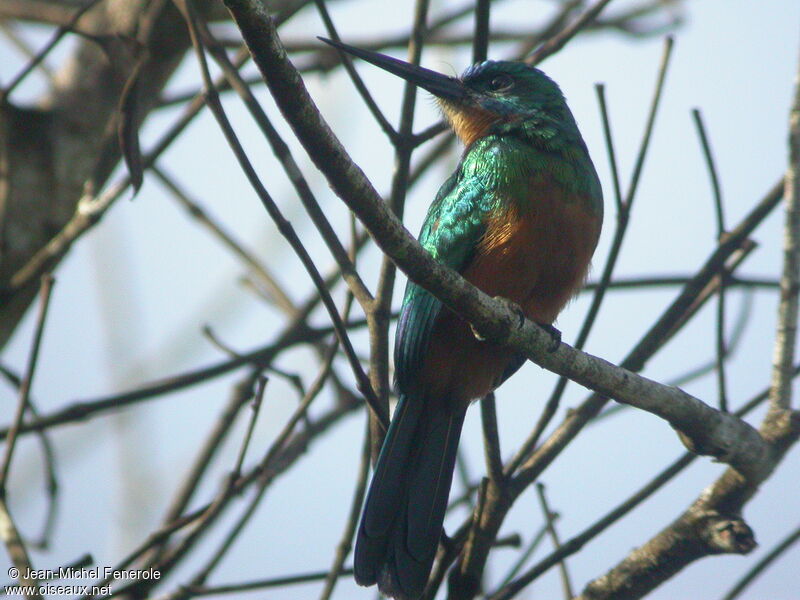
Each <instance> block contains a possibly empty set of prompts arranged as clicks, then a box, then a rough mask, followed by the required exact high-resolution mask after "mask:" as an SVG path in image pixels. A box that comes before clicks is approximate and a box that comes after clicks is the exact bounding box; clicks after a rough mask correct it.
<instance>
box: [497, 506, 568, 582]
mask: <svg viewBox="0 0 800 600" xmlns="http://www.w3.org/2000/svg"><path fill="white" fill-rule="evenodd" d="M550 518H551V521H552V523H555V522H556V521H558V519H560V518H561V515H559V514H558V513H550ZM547 525H548V524H547V523H544V524H543V525H542V526H541V528H540V529H539V531H537V532H536V534H535V535H534V536H533V537H532V538H531V541H530V543H529V544H528V546H527V547H526V548H525V550H523V551H522V554H520V555H519V558H518V559H517V562H515V563H514V565H513V566H512V567H511V570H509V572H508V574H507V575H506V576H505V577H504V578H503V581H502V583H501V584H500V587H503V586H506V585H508V584H509V582H511V580H512V579H514V577H516V576H517V573H519V572H520V570H521V569H522V567H524V566H525V563H526V562H528V559H529V558H530V557H531V556H532V555H533V553H534V552H536V549H537V548H538V547H539V544H541V543H542V540H543V539H544V536H546V535H547Z"/></svg>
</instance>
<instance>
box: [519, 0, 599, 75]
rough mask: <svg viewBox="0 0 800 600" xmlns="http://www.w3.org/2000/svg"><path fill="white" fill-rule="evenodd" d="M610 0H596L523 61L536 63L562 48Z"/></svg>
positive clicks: (530, 63)
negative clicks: (570, 23) (571, 22)
mask: <svg viewBox="0 0 800 600" xmlns="http://www.w3.org/2000/svg"><path fill="white" fill-rule="evenodd" d="M610 1H611V0H599V1H598V2H596V3H595V4H594V6H592V7H591V8H589V9H588V10H587V11H586V12H585V13H583V14H582V15H581V16H580V17H578V18H577V19H576V20H575V22H574V23H573V24H572V25H570V26H569V27H567V28H565V29H563V30H562V31H561V32H560V33H559V34H558V35H556V36H555V37H552V38H550V39H549V40H547V41H546V42H545V43H544V44H542V45H541V46H540V47H539V49H538V50H536V51H535V52H534V53H533V54H531V55H530V56H529V57H528V58H526V59H525V62H526V63H528V64H529V65H538V64H539V63H540V62H542V61H543V60H544V59H545V58H547V57H548V56H550V55H552V54H555V53H556V52H558V51H559V50H561V48H563V47H564V46H565V45H566V43H567V42H568V41H570V40H571V39H572V38H573V37H575V35H576V34H577V33H578V32H579V31H580V30H581V29H583V28H584V27H586V26H587V25H588V24H589V23H590V22H591V21H593V20H594V19H595V18H596V17H597V15H599V14H600V11H602V10H603V9H604V8H605V7H606V4H608V3H609V2H610Z"/></svg>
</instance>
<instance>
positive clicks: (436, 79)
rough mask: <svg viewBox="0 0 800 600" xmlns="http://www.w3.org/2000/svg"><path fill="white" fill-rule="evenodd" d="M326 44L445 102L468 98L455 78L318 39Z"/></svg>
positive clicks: (352, 47) (331, 41)
mask: <svg viewBox="0 0 800 600" xmlns="http://www.w3.org/2000/svg"><path fill="white" fill-rule="evenodd" d="M317 39H319V40H322V41H323V42H325V43H326V44H330V45H331V46H333V47H334V48H338V49H339V50H343V51H344V52H347V53H348V54H352V55H353V56H357V57H358V58H361V59H363V60H365V61H367V62H369V63H372V64H373V65H375V66H377V67H380V68H381V69H384V70H385V71H389V73H393V74H394V75H397V76H398V77H402V78H403V79H405V80H406V81H410V82H411V83H413V84H414V85H418V86H419V87H421V88H422V89H424V90H428V91H429V92H430V93H431V94H433V95H434V96H438V97H439V98H443V99H445V100H463V99H465V98H466V95H467V93H466V90H465V89H464V86H463V84H462V83H461V82H460V81H459V80H458V79H456V78H455V77H448V76H447V75H442V74H441V73H437V72H436V71H431V70H430V69H426V68H424V67H418V66H416V65H412V64H411V63H407V62H405V61H403V60H398V59H396V58H392V57H391V56H386V55H385V54H381V53H380V52H372V51H371V50H362V49H361V48H356V47H355V46H349V45H348V44H343V43H341V42H334V41H333V40H329V39H327V38H324V37H318V38H317Z"/></svg>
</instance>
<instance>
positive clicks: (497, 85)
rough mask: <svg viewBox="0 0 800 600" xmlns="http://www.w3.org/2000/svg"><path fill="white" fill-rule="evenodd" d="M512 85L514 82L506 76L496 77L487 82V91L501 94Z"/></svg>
mask: <svg viewBox="0 0 800 600" xmlns="http://www.w3.org/2000/svg"><path fill="white" fill-rule="evenodd" d="M513 85H514V80H513V79H511V77H509V76H508V75H498V76H497V77H495V78H494V79H492V80H491V81H490V82H489V89H490V90H492V91H493V92H501V91H505V90H507V89H510V88H511V87H512V86H513Z"/></svg>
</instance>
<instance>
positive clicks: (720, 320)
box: [692, 108, 728, 411]
mask: <svg viewBox="0 0 800 600" xmlns="http://www.w3.org/2000/svg"><path fill="white" fill-rule="evenodd" d="M692 119H693V120H694V124H695V128H696V129H697V135H698V137H699V138H700V145H701V147H702V150H703V156H704V158H705V163H706V168H707V170H708V175H709V178H710V179H711V189H712V191H713V200H714V209H715V211H714V212H715V214H716V217H717V239H718V240H720V239H722V236H724V235H725V233H726V232H725V213H724V210H723V204H722V190H721V188H720V185H719V178H718V177H717V168H716V166H715V164H714V155H713V154H712V153H711V144H710V143H709V141H708V136H707V135H706V128H705V126H704V124H703V117H702V115H701V113H700V110H699V109H697V108H694V109H692ZM721 277H722V279H721V281H720V286H719V292H717V327H716V330H717V331H716V347H717V389H718V394H719V409H720V410H722V411H727V410H728V391H727V389H728V386H727V384H726V377H725V356H726V355H727V353H728V352H727V350H726V342H725V289H726V287H727V281H726V279H725V277H724V276H721Z"/></svg>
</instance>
